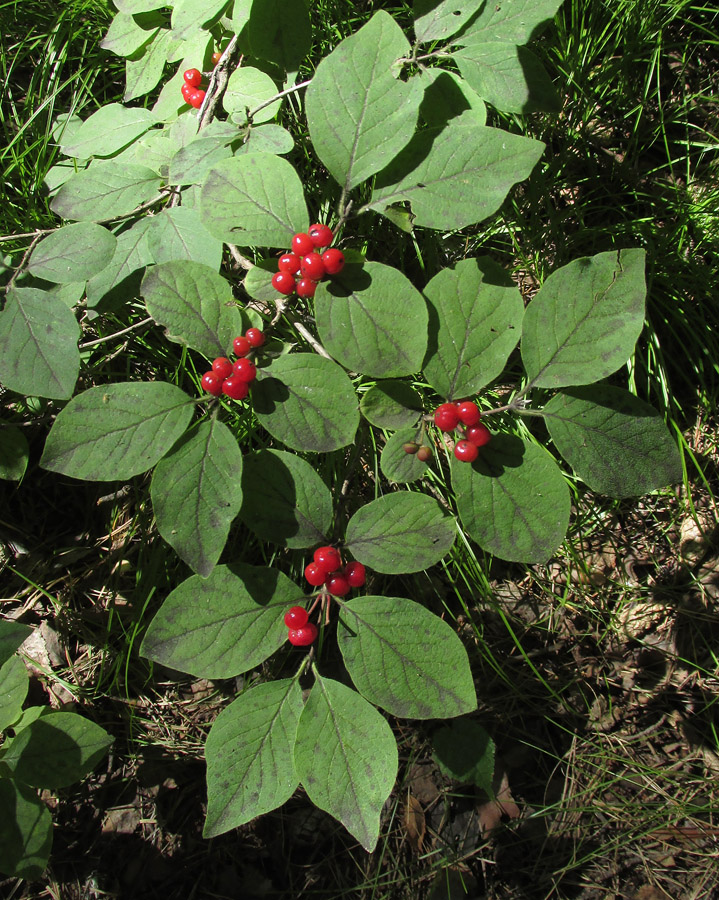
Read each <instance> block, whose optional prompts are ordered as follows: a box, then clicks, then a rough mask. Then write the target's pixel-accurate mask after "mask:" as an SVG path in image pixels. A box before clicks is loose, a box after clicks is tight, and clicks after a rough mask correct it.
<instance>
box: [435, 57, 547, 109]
mask: <svg viewBox="0 0 719 900" xmlns="http://www.w3.org/2000/svg"><path fill="white" fill-rule="evenodd" d="M452 55H453V56H454V58H455V60H456V61H457V65H458V66H459V71H460V72H461V73H462V76H463V77H464V78H466V80H467V84H469V85H470V87H472V88H474V90H475V91H476V92H477V93H478V94H479V96H480V97H482V99H484V100H486V101H487V102H488V103H491V104H492V106H494V107H495V108H496V109H501V110H505V111H506V112H514V113H530V112H537V111H546V112H559V110H560V109H561V107H562V103H561V100H560V98H559V94H558V93H557V90H556V88H555V87H554V85H553V84H552V81H551V79H550V77H549V75H547V72H546V69H545V68H544V66H543V65H542V63H541V61H540V60H539V58H538V57H537V56H535V54H534V53H532V52H531V51H530V50H527V48H526V47H517V46H516V44H511V43H506V42H503V41H491V42H490V41H486V42H484V41H483V42H482V43H481V44H471V45H470V46H468V47H465V48H464V49H462V50H455V51H454V53H453V54H452Z"/></svg>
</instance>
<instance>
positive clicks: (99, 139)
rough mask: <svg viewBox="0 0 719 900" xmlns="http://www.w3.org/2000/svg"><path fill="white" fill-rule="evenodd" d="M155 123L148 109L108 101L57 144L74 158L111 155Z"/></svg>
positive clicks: (155, 120)
mask: <svg viewBox="0 0 719 900" xmlns="http://www.w3.org/2000/svg"><path fill="white" fill-rule="evenodd" d="M155 124H157V119H156V118H155V116H154V114H153V113H151V112H150V110H149V109H143V108H142V107H138V106H133V107H129V106H123V105H122V104H121V103H107V104H106V105H105V106H101V107H100V109H98V111H97V112H95V113H93V114H92V115H91V116H90V117H89V118H87V119H85V121H84V122H83V123H82V125H81V126H80V127H79V128H78V129H77V130H76V131H73V132H72V134H71V136H70V137H69V139H68V140H67V141H65V140H63V141H62V143H61V145H60V146H61V148H62V152H63V153H64V154H65V155H66V156H74V157H75V158H76V159H88V158H89V157H91V156H112V154H113V153H117V151H118V150H121V149H122V148H123V147H125V146H127V144H131V143H132V142H133V141H134V140H137V138H139V137H140V135H141V134H144V133H145V132H146V131H147V130H148V129H150V128H152V126H153V125H155Z"/></svg>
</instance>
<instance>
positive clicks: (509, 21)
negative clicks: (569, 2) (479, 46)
mask: <svg viewBox="0 0 719 900" xmlns="http://www.w3.org/2000/svg"><path fill="white" fill-rule="evenodd" d="M561 5H562V0H511V2H509V3H507V2H503V3H485V4H483V6H482V8H481V11H480V13H479V15H478V16H477V17H476V18H474V19H472V22H471V23H470V24H469V26H468V27H467V30H466V31H465V32H464V33H463V34H461V35H460V36H459V37H458V38H456V40H455V43H457V44H465V43H466V44H469V43H472V42H475V41H510V42H511V43H513V44H526V43H527V41H528V40H529V39H530V37H536V35H537V34H538V32H539V26H540V25H544V24H546V22H548V21H549V20H550V19H553V18H554V15H555V13H556V12H557V10H558V9H559V7H560V6H561Z"/></svg>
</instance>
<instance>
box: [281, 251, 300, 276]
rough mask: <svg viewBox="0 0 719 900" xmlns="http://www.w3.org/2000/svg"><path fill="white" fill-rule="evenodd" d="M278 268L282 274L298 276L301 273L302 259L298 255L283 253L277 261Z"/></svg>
mask: <svg viewBox="0 0 719 900" xmlns="http://www.w3.org/2000/svg"><path fill="white" fill-rule="evenodd" d="M277 268H278V269H279V271H280V272H289V273H290V275H296V274H297V272H299V271H300V257H299V256H298V255H297V254H296V253H283V254H282V256H281V257H280V258H279V259H278V260H277Z"/></svg>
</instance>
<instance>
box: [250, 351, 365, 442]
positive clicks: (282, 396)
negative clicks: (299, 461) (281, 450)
mask: <svg viewBox="0 0 719 900" xmlns="http://www.w3.org/2000/svg"><path fill="white" fill-rule="evenodd" d="M252 406H253V408H254V411H255V415H256V416H257V418H258V419H259V421H260V423H261V424H262V426H263V427H264V428H266V429H267V430H268V431H269V433H270V434H271V435H272V436H273V437H276V438H277V439H278V440H279V441H282V443H283V444H286V445H287V446H288V447H291V448H292V449H293V450H312V451H315V452H318V453H329V452H330V451H331V450H338V449H339V448H340V447H346V446H347V445H348V444H351V443H352V441H353V439H354V436H355V432H356V431H357V426H358V424H359V411H358V409H357V397H356V395H355V392H354V388H353V387H352V382H351V381H350V380H349V378H348V377H347V375H346V374H345V372H344V371H343V370H342V369H341V368H340V367H339V366H338V365H337V364H336V363H334V362H332V360H330V359H325V358H324V357H321V356H317V355H316V354H314V353H291V354H289V355H288V356H281V357H280V358H279V359H276V360H275V361H274V362H273V363H272V365H271V366H268V367H267V368H266V369H260V370H259V372H258V378H257V381H256V382H255V384H254V387H253V393H252Z"/></svg>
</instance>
